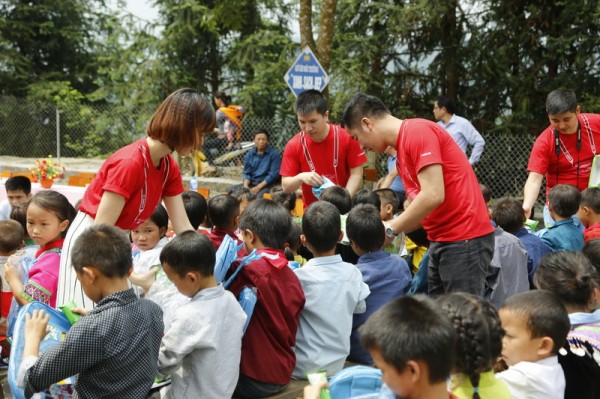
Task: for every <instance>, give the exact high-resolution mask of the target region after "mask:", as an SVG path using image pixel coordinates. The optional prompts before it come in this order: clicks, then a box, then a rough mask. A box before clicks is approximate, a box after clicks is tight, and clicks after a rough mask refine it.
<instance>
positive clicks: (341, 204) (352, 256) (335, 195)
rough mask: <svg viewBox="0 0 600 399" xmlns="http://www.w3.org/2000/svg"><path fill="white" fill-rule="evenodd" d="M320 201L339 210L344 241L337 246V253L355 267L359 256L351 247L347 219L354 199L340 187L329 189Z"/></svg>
mask: <svg viewBox="0 0 600 399" xmlns="http://www.w3.org/2000/svg"><path fill="white" fill-rule="evenodd" d="M319 201H325V202H329V203H331V204H333V205H335V207H336V208H337V209H338V211H339V212H340V222H341V228H342V234H343V236H342V239H341V240H340V242H338V243H337V244H336V247H335V253H336V254H338V255H340V256H341V257H342V260H343V261H344V262H348V263H352V264H353V265H355V264H356V262H358V255H356V253H355V252H354V251H353V250H352V248H351V247H350V240H348V235H346V218H347V217H348V212H350V210H351V209H352V197H351V196H350V193H349V192H348V190H346V189H345V188H344V187H340V186H331V187H327V188H326V189H325V190H323V192H322V193H321V195H320V196H319Z"/></svg>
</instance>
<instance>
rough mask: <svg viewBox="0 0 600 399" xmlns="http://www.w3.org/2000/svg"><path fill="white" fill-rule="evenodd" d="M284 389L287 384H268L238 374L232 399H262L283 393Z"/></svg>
mask: <svg viewBox="0 0 600 399" xmlns="http://www.w3.org/2000/svg"><path fill="white" fill-rule="evenodd" d="M285 387H287V384H282V385H280V384H269V383H267V382H260V381H257V380H255V379H253V378H250V377H248V376H245V375H243V374H240V378H239V380H238V383H237V386H236V387H235V392H234V393H233V397H234V398H243V399H253V398H264V397H266V396H271V395H274V394H276V393H277V392H281V391H283V390H284V389H285Z"/></svg>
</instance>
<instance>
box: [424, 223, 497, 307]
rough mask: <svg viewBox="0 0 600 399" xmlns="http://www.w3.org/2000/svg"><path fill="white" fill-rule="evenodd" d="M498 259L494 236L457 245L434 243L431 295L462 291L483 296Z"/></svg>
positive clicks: (486, 236) (428, 274) (430, 253)
mask: <svg viewBox="0 0 600 399" xmlns="http://www.w3.org/2000/svg"><path fill="white" fill-rule="evenodd" d="M493 256H494V233H490V234H487V235H485V236H482V237H477V238H472V239H470V240H464V241H454V242H432V243H431V245H430V246H429V269H428V273H427V277H428V283H429V295H430V296H437V295H442V294H444V293H446V292H453V291H462V292H468V293H471V294H473V295H477V296H480V297H483V290H484V288H485V277H486V275H487V272H488V269H489V267H490V262H491V261H492V257H493Z"/></svg>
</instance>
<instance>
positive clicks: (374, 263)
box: [346, 192, 412, 364]
mask: <svg viewBox="0 0 600 399" xmlns="http://www.w3.org/2000/svg"><path fill="white" fill-rule="evenodd" d="M392 194H394V195H396V194H395V193H394V192H392ZM346 229H347V233H348V238H349V239H350V245H351V247H352V249H353V250H354V252H356V254H357V255H358V256H359V258H358V263H357V264H356V267H357V268H358V270H360V272H361V273H362V278H363V281H364V282H365V283H366V284H367V285H368V286H369V290H370V291H371V293H370V294H369V296H368V297H367V299H366V305H367V310H366V311H365V312H364V313H361V314H355V315H354V317H353V320H352V334H351V335H350V354H349V355H348V360H350V361H352V362H357V363H365V364H371V363H373V359H371V356H370V355H369V353H368V352H367V351H366V350H365V349H364V348H363V347H362V345H361V344H360V337H359V335H358V328H359V327H360V326H362V325H363V323H364V322H365V321H366V320H367V319H368V318H369V316H371V315H372V314H373V313H375V312H376V311H377V310H378V309H379V308H381V307H382V306H383V305H385V304H386V303H388V302H390V301H391V300H392V299H394V298H396V297H399V296H401V295H404V294H405V293H406V291H407V290H408V288H409V286H410V283H411V281H412V276H411V274H410V270H409V269H408V265H407V264H406V261H405V260H404V259H402V258H401V257H399V256H397V255H390V254H388V253H386V252H384V251H383V250H382V249H381V248H382V247H383V244H384V241H385V230H384V227H383V223H381V219H380V215H379V211H378V210H377V209H375V207H374V206H372V205H369V204H364V205H357V206H355V207H354V208H352V210H351V211H350V213H349V214H348V219H347V224H346Z"/></svg>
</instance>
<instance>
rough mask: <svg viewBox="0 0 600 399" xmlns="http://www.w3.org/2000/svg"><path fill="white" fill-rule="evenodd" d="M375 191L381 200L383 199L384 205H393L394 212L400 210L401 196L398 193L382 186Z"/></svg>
mask: <svg viewBox="0 0 600 399" xmlns="http://www.w3.org/2000/svg"><path fill="white" fill-rule="evenodd" d="M373 192H374V193H375V194H377V195H378V196H379V201H381V204H382V205H391V206H392V213H396V212H398V209H399V208H400V197H398V193H396V192H395V191H394V190H392V189H390V188H380V189H378V190H375V191H373Z"/></svg>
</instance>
